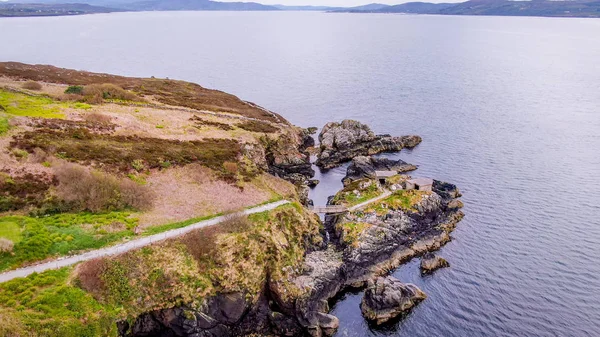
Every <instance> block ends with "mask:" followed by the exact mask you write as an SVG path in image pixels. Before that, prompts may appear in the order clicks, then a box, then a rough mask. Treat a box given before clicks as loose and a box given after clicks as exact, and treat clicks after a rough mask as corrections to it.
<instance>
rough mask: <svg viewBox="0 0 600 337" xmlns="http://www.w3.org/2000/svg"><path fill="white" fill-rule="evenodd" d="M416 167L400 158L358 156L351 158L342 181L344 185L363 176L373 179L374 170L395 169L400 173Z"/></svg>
mask: <svg viewBox="0 0 600 337" xmlns="http://www.w3.org/2000/svg"><path fill="white" fill-rule="evenodd" d="M416 169H417V167H416V166H415V165H411V164H408V163H406V162H404V161H402V160H391V159H387V158H374V157H367V156H358V157H355V158H354V159H352V163H350V166H348V169H347V170H346V177H344V179H342V181H343V183H344V186H346V185H348V184H350V183H352V182H353V181H356V180H359V179H363V178H369V179H375V177H376V175H375V171H396V172H398V173H401V172H408V171H413V170H416Z"/></svg>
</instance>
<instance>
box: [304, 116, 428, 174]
mask: <svg viewBox="0 0 600 337" xmlns="http://www.w3.org/2000/svg"><path fill="white" fill-rule="evenodd" d="M319 141H320V143H321V149H320V152H319V153H318V155H317V162H316V163H315V164H316V165H317V166H319V167H321V168H325V169H329V168H333V167H336V166H338V165H339V164H341V163H343V162H346V161H348V160H351V159H352V158H354V157H358V156H368V155H373V154H377V153H381V152H394V151H400V150H402V149H403V148H405V147H407V148H412V147H415V146H417V144H419V143H420V142H421V137H419V136H403V137H392V136H390V135H375V134H374V133H373V131H371V129H370V128H369V126H367V125H365V124H362V123H360V122H357V121H353V120H344V121H343V122H341V123H335V122H332V123H327V125H325V127H323V130H321V133H320V134H319Z"/></svg>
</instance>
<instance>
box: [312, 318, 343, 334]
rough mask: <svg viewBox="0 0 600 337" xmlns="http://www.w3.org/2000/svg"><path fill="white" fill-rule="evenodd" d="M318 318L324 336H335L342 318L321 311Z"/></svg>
mask: <svg viewBox="0 0 600 337" xmlns="http://www.w3.org/2000/svg"><path fill="white" fill-rule="evenodd" d="M317 319H318V320H319V327H320V328H321V332H322V334H323V336H333V334H334V333H335V332H336V331H337V329H338V328H339V326H340V320H339V319H338V318H337V317H335V316H333V315H330V314H324V313H322V312H320V313H318V314H317Z"/></svg>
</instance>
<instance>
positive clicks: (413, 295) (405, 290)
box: [360, 276, 427, 325]
mask: <svg viewBox="0 0 600 337" xmlns="http://www.w3.org/2000/svg"><path fill="white" fill-rule="evenodd" d="M426 297H427V295H425V293H424V292H423V291H421V289H419V288H418V287H417V286H415V285H414V284H410V283H409V284H404V283H402V282H400V281H399V280H397V279H395V278H393V277H391V276H388V277H385V278H383V277H378V278H377V279H376V280H375V281H369V286H368V288H367V290H366V291H365V295H364V297H363V299H362V302H361V303H360V309H361V311H362V314H363V316H364V317H365V318H366V319H367V320H369V321H372V322H374V323H375V324H377V325H379V324H383V323H385V322H387V321H389V320H390V319H392V318H395V317H397V316H399V315H401V314H405V313H407V312H408V311H410V310H411V309H412V308H413V307H414V306H415V305H417V304H418V303H419V302H421V301H422V300H424V299H425V298H426Z"/></svg>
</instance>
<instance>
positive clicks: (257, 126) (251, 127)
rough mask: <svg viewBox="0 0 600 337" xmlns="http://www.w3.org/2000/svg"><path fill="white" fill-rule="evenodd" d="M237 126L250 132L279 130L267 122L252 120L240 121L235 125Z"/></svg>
mask: <svg viewBox="0 0 600 337" xmlns="http://www.w3.org/2000/svg"><path fill="white" fill-rule="evenodd" d="M237 127H238V128H240V129H244V130H246V131H250V132H261V133H274V132H277V131H279V129H278V128H276V127H274V126H272V125H271V124H269V123H265V122H259V121H252V120H249V121H246V122H243V123H240V124H238V125H237Z"/></svg>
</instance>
